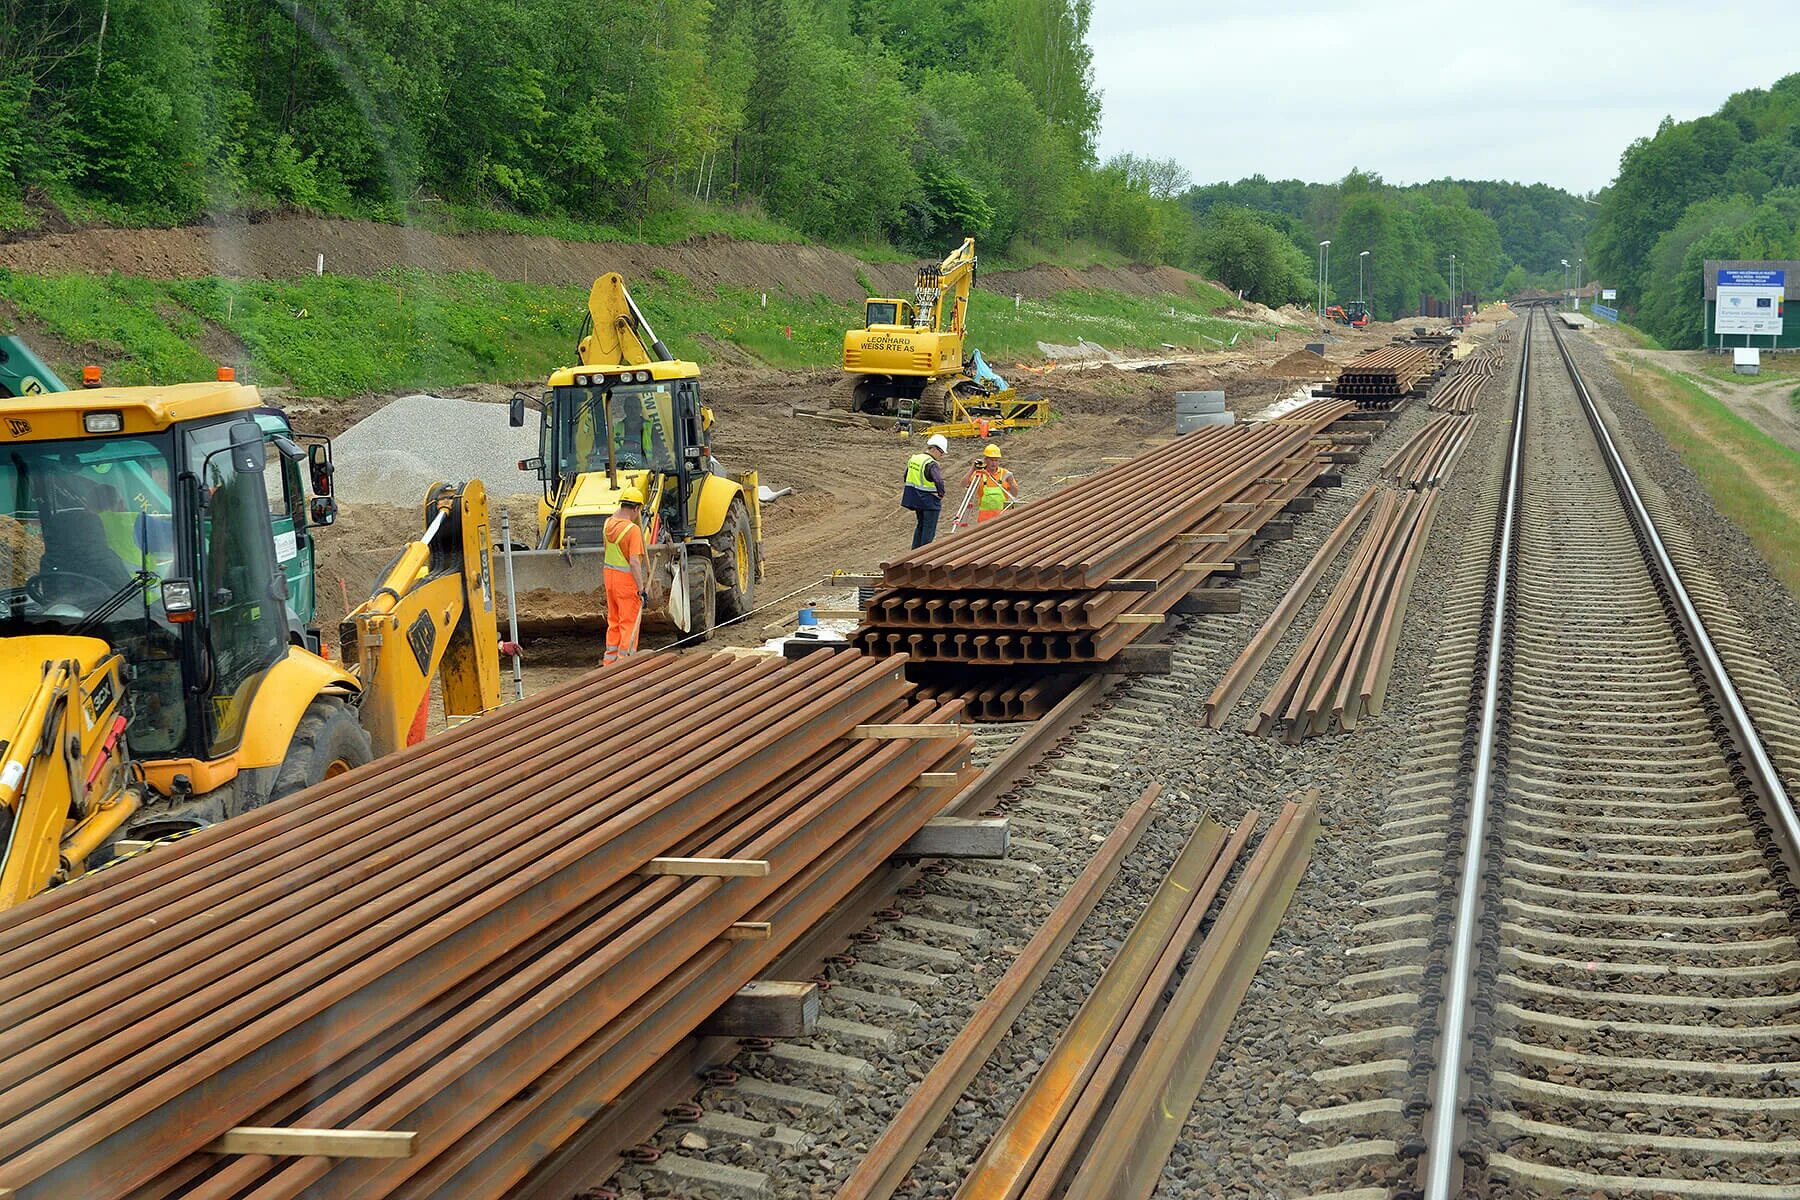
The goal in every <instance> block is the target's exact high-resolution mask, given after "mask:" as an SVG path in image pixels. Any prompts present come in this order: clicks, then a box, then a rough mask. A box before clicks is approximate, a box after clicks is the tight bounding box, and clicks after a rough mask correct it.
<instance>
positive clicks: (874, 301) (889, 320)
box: [863, 296, 913, 329]
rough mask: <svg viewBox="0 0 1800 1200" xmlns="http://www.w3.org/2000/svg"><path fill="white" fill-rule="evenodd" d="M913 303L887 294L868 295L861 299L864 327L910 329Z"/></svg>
mask: <svg viewBox="0 0 1800 1200" xmlns="http://www.w3.org/2000/svg"><path fill="white" fill-rule="evenodd" d="M912 327H913V304H912V301H910V300H898V299H894V298H892V297H888V296H870V297H869V298H868V299H867V300H865V301H863V328H864V329H911V328H912Z"/></svg>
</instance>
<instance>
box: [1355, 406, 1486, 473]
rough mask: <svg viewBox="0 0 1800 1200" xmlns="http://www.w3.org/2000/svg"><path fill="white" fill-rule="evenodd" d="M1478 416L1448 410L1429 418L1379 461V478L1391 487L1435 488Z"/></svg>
mask: <svg viewBox="0 0 1800 1200" xmlns="http://www.w3.org/2000/svg"><path fill="white" fill-rule="evenodd" d="M1480 419H1481V418H1479V417H1476V416H1473V415H1470V416H1458V415H1455V414H1452V413H1442V414H1440V415H1438V416H1435V417H1433V418H1431V420H1429V421H1427V422H1425V424H1424V425H1423V426H1421V427H1420V429H1419V431H1418V432H1417V433H1415V434H1413V435H1412V437H1410V438H1408V439H1407V440H1406V442H1405V444H1403V445H1402V446H1401V447H1400V448H1399V449H1398V450H1396V451H1394V453H1393V454H1392V455H1390V456H1389V457H1388V460H1387V461H1386V462H1384V463H1382V464H1381V471H1380V475H1379V478H1380V479H1381V481H1382V482H1384V483H1389V484H1392V485H1393V486H1395V487H1404V488H1413V489H1415V490H1416V489H1419V488H1427V487H1436V486H1437V485H1438V484H1440V483H1442V482H1443V481H1444V480H1445V479H1447V478H1448V477H1449V475H1450V472H1451V471H1452V470H1454V469H1455V467H1456V461H1457V459H1459V458H1461V457H1462V453H1463V450H1464V449H1465V448H1466V447H1467V446H1468V444H1469V435H1470V434H1472V433H1473V432H1474V430H1475V422H1477V421H1479V420H1480Z"/></svg>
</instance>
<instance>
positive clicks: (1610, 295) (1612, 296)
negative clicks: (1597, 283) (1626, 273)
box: [1600, 288, 1619, 300]
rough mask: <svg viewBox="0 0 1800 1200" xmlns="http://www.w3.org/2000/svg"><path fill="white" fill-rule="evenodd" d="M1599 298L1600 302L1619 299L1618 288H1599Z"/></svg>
mask: <svg viewBox="0 0 1800 1200" xmlns="http://www.w3.org/2000/svg"><path fill="white" fill-rule="evenodd" d="M1600 298H1601V299H1602V300H1617V299H1618V298H1619V289H1618V288H1601V289H1600Z"/></svg>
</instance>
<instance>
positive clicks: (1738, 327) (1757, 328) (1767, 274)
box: [1713, 267, 1787, 337]
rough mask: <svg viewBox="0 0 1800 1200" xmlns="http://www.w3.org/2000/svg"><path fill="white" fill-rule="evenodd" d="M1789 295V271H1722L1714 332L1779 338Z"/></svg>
mask: <svg viewBox="0 0 1800 1200" xmlns="http://www.w3.org/2000/svg"><path fill="white" fill-rule="evenodd" d="M1786 295H1787V272H1786V271H1785V270H1778V269H1764V270H1745V269H1741V268H1740V269H1735V270H1734V269H1731V268H1727V267H1720V268H1719V288H1718V296H1717V302H1716V304H1715V305H1714V308H1713V332H1714V333H1751V334H1761V335H1763V336H1765V337H1779V336H1780V335H1781V332H1782V322H1783V320H1784V318H1785V317H1786V307H1787V305H1786V301H1785V300H1784V297H1785V296H1786Z"/></svg>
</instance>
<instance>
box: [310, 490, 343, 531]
mask: <svg viewBox="0 0 1800 1200" xmlns="http://www.w3.org/2000/svg"><path fill="white" fill-rule="evenodd" d="M337 511H338V509H337V501H336V500H335V499H333V498H332V497H330V496H314V497H313V499H312V503H311V504H310V505H308V506H307V510H306V519H307V521H309V522H310V523H312V524H314V525H335V524H336V523H337Z"/></svg>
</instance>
